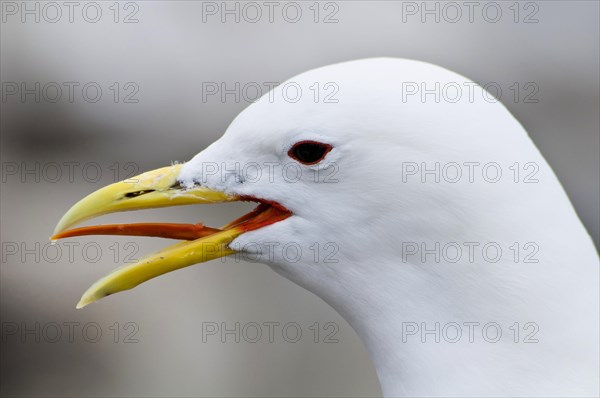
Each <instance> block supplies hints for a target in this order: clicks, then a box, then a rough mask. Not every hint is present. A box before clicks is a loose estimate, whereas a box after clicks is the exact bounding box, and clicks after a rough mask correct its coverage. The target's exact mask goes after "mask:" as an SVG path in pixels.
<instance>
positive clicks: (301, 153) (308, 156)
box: [290, 142, 331, 164]
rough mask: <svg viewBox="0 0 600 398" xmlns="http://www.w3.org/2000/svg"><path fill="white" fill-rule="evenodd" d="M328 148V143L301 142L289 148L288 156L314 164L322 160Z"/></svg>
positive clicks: (329, 146)
mask: <svg viewBox="0 0 600 398" xmlns="http://www.w3.org/2000/svg"><path fill="white" fill-rule="evenodd" d="M330 150H331V145H328V144H321V143H319V142H302V143H299V144H296V145H294V147H293V148H292V149H291V150H290V156H292V157H293V158H294V159H296V160H298V161H300V162H302V163H304V164H314V163H317V162H319V161H320V160H322V159H323V158H324V157H325V155H327V152H329V151H330Z"/></svg>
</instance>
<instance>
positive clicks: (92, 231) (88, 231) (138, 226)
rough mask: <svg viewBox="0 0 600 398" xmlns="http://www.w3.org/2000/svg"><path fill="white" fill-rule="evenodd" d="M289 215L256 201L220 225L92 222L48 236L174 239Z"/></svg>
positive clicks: (260, 224)
mask: <svg viewBox="0 0 600 398" xmlns="http://www.w3.org/2000/svg"><path fill="white" fill-rule="evenodd" d="M288 216H289V212H288V211H286V210H283V209H280V208H279V207H277V206H271V205H269V204H267V203H262V204H260V205H259V206H258V207H257V208H255V209H254V210H252V211H251V212H250V213H248V214H245V215H243V216H242V217H240V218H238V219H236V220H234V221H232V222H230V223H229V224H227V225H224V226H223V227H221V228H212V227H207V226H205V225H203V224H201V223H198V224H176V223H134V224H107V225H92V226H87V227H80V228H73V229H69V230H66V231H63V232H61V233H58V234H56V235H54V236H53V237H52V239H53V240H54V239H63V238H72V237H75V236H85V235H123V236H149V237H155V238H167V239H177V240H196V239H200V238H205V237H207V236H211V235H214V234H216V233H218V232H222V231H226V230H229V229H231V228H233V227H235V226H239V227H241V228H242V229H243V230H244V232H248V231H252V230H254V229H258V228H261V227H264V226H267V225H269V224H272V223H274V222H277V221H281V220H283V219H285V218H287V217H288Z"/></svg>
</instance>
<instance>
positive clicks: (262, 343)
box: [0, 1, 600, 397]
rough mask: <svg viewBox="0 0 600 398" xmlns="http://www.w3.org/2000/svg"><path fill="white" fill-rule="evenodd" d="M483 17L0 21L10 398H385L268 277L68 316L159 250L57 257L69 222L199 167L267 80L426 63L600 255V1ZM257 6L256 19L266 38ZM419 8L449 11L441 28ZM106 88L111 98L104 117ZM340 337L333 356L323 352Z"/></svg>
mask: <svg viewBox="0 0 600 398" xmlns="http://www.w3.org/2000/svg"><path fill="white" fill-rule="evenodd" d="M475 3H476V7H475V8H474V10H473V14H472V19H471V20H469V15H468V11H469V10H468V8H466V7H465V6H462V4H463V3H462V2H458V3H454V4H458V5H459V6H460V7H461V13H462V16H461V17H458V14H456V9H451V8H448V7H446V8H444V7H445V4H446V3H439V2H438V3H436V2H428V3H427V4H426V5H423V4H424V3H422V2H401V1H338V2H319V3H317V4H316V5H315V2H313V1H309V2H297V3H294V4H292V5H289V3H287V2H276V3H275V4H276V6H275V8H274V9H273V15H272V17H273V20H272V22H271V21H269V15H268V11H269V9H268V8H267V6H264V4H263V2H258V3H253V5H252V6H250V7H249V6H246V5H245V3H236V2H227V3H222V2H220V1H219V2H199V1H180V2H166V1H135V2H121V3H116V4H115V3H114V2H112V1H110V2H97V3H93V4H90V3H87V2H75V3H74V6H73V7H74V8H73V9H72V16H70V15H69V8H68V7H67V6H65V5H63V3H62V2H59V3H54V4H58V6H54V5H50V6H48V5H47V4H46V3H40V2H25V3H22V2H6V1H4V2H2V28H1V41H0V44H1V62H0V66H1V80H2V102H1V106H2V111H1V156H2V185H1V196H0V199H1V241H2V263H1V268H0V276H1V282H0V286H1V294H0V298H1V321H2V342H1V343H2V345H1V362H0V364H1V372H0V376H1V385H0V393H1V394H2V395H3V396H78V397H87V396H117V395H118V396H214V395H217V396H231V395H236V396H246V395H249V396H263V395H265V396H323V395H332V396H347V395H353V396H365V395H368V396H371V395H374V396H377V395H379V394H380V390H379V386H378V383H377V378H376V375H375V372H374V369H373V367H372V365H371V363H370V361H369V358H368V356H367V353H366V350H365V348H364V347H363V346H362V344H361V342H360V341H359V340H358V338H357V336H356V335H355V334H354V332H353V331H352V329H351V328H350V327H349V326H348V324H347V323H346V322H345V321H343V320H342V319H341V318H340V316H339V315H337V314H336V313H335V312H334V311H333V310H332V309H331V308H329V307H328V306H327V305H326V304H324V303H323V302H322V301H321V300H320V299H318V298H316V297H315V296H313V295H312V294H310V293H308V292H306V291H304V290H302V289H301V288H299V287H297V286H295V285H293V284H292V283H291V282H288V281H287V280H284V279H283V278H281V277H279V276H278V275H276V274H275V273H274V272H272V271H270V270H269V269H268V268H267V267H266V266H264V265H261V264H252V263H247V262H240V261H235V259H227V260H226V261H220V260H217V261H213V262H211V263H208V264H203V265H201V266H195V267H190V268H186V269H183V270H180V271H178V272H175V273H172V274H168V275H167V276H164V277H162V278H159V279H155V280H152V281H150V282H148V283H146V284H145V285H143V286H140V287H138V288H137V289H135V290H134V291H131V292H126V293H123V294H119V295H116V296H113V297H110V298H108V299H106V300H104V301H102V302H101V303H99V304H95V305H92V306H90V307H87V308H86V309H85V310H78V311H77V310H75V308H74V307H75V303H76V302H77V301H78V299H79V297H80V295H81V293H82V292H83V291H84V290H85V289H86V288H87V287H88V286H89V285H90V284H91V283H92V282H93V281H95V280H96V279H97V278H99V277H100V276H102V275H104V274H106V273H107V272H108V271H109V270H111V269H113V268H115V267H116V266H118V265H120V264H122V263H123V262H124V261H127V259H128V256H129V255H130V254H131V255H132V257H133V258H138V257H139V256H141V255H143V254H145V253H148V252H150V251H151V250H155V249H157V248H160V247H163V246H165V245H166V244H167V243H166V242H165V241H163V240H159V239H147V238H146V239H144V238H139V239H133V238H110V237H106V238H101V239H98V238H85V239H83V238H82V239H77V240H73V241H72V242H71V243H72V244H73V245H76V246H67V244H68V243H67V244H65V243H58V245H57V246H58V247H52V246H48V236H49V235H50V234H51V232H52V230H53V228H54V225H55V223H56V222H57V220H58V219H59V218H60V216H61V215H62V214H63V213H64V212H65V211H66V210H67V209H68V207H69V206H70V205H71V204H73V203H74V202H75V201H77V200H78V199H80V198H81V197H83V196H84V195H86V194H87V193H89V192H91V191H93V190H95V189H98V188H100V187H101V186H103V185H106V184H108V183H110V182H113V181H115V180H116V179H122V178H126V177H129V176H131V175H132V174H134V173H138V172H142V171H145V170H149V169H153V168H156V167H160V166H163V165H168V164H170V162H172V161H175V160H180V161H185V160H188V159H190V158H191V157H192V156H193V155H194V154H196V153H197V152H199V151H201V150H202V149H203V148H205V147H206V146H207V145H209V144H210V143H211V142H212V141H214V140H215V139H217V138H218V137H219V136H220V135H221V134H222V133H223V131H224V130H225V129H226V127H227V125H228V124H229V123H230V122H231V120H232V119H233V118H234V117H235V115H236V114H237V113H239V112H240V111H241V110H242V109H244V108H245V107H246V106H247V105H248V104H249V102H248V101H247V99H251V98H250V97H254V96H255V95H254V92H252V91H251V90H250V89H248V91H246V92H245V93H244V92H242V89H243V87H244V85H247V84H248V83H257V84H258V85H259V86H262V87H265V90H266V86H265V85H264V84H265V82H283V81H284V80H286V79H288V78H290V77H292V76H293V75H295V74H297V73H300V72H303V71H305V70H308V69H311V68H314V67H318V66H322V65H326V64H330V63H334V62H340V61H346V60H352V59H357V58H364V57H372V56H395V57H406V58H414V59H419V60H424V61H428V62H432V63H436V64H439V65H442V66H444V67H446V68H449V69H451V70H454V71H456V72H458V73H460V74H462V75H465V76H467V77H469V78H471V79H473V80H474V81H477V82H480V83H481V84H487V83H494V84H496V85H497V86H499V87H501V89H502V96H501V100H502V102H503V103H504V104H505V105H506V106H507V107H508V108H509V109H510V110H511V112H513V114H514V115H515V116H516V117H517V118H518V119H519V120H520V121H521V123H523V125H524V126H525V128H526V129H527V131H528V132H529V134H530V135H531V136H532V138H533V140H534V141H535V142H536V144H537V145H538V147H539V148H540V150H541V151H542V153H543V154H544V155H545V157H546V158H547V159H548V161H549V163H550V164H551V165H552V166H553V168H554V170H555V172H556V173H557V175H558V177H559V179H560V180H561V182H562V184H563V185H564V187H565V189H566V190H567V192H568V193H569V196H570V198H571V200H572V201H573V204H574V206H575V207H576V209H577V211H578V213H579V215H580V217H581V219H582V221H583V222H584V224H585V225H586V227H587V228H588V230H589V232H590V234H591V235H592V237H593V239H594V241H595V242H596V244H598V237H599V188H598V186H599V169H600V166H599V145H600V144H599V118H598V113H599V106H600V105H599V92H600V89H599V88H600V86H599V48H600V46H599V37H600V34H599V21H598V15H599V6H598V2H597V1H535V2H518V3H516V5H515V2H513V1H499V2H496V3H494V4H495V5H492V6H489V5H488V2H475ZM236 4H237V5H236ZM254 4H257V5H258V6H259V8H260V9H261V11H262V17H261V18H260V19H259V20H258V21H257V22H253V21H254V20H256V19H257V14H256V7H255V6H254ZM436 4H437V5H436ZM224 7H227V9H228V10H234V13H235V10H236V7H237V10H239V13H238V15H239V21H236V20H235V19H236V15H235V14H227V13H225V14H224V15H223V16H222V11H223V8H224ZM252 7H253V8H252ZM415 7H417V8H416V9H415ZM422 7H427V9H431V10H435V9H436V8H435V7H438V8H437V9H438V10H439V13H438V17H439V22H438V21H436V20H435V18H436V15H434V14H423V9H422ZM490 7H492V8H490ZM511 7H512V8H511ZM298 8H299V9H301V11H302V15H301V17H300V18H299V20H298V21H297V22H293V21H294V20H295V19H298V18H297V16H296V15H297V14H296V11H297V9H298ZM498 8H499V9H500V11H501V13H502V14H501V16H500V17H497V16H496V14H495V13H496V10H497V9H498ZM98 9H99V10H100V11H101V14H97V11H98ZM284 9H285V14H284V11H283V10H284ZM28 10H29V11H31V12H30V13H28V12H27V11H28ZM57 10H58V11H60V13H61V15H60V16H59V14H57V12H58V11H57ZM317 10H318V14H317V12H316V11H317ZM484 10H485V11H484ZM222 17H223V18H225V22H223V21H222ZM70 18H72V21H70V20H69V19H70ZM422 18H425V21H423V20H422ZM457 18H458V21H457V22H453V21H456V20H457ZM36 19H38V20H37V21H36ZM95 20H97V21H95ZM315 20H316V22H315ZM494 20H497V21H496V22H494ZM94 21H95V22H94ZM126 22H130V23H126ZM326 22H329V23H326ZM69 82H70V83H69ZM207 82H211V83H216V84H217V85H219V86H220V85H221V84H222V83H225V84H226V87H228V88H230V89H231V88H234V87H235V84H236V82H238V83H240V98H239V100H236V98H235V96H234V95H233V94H232V95H228V96H226V98H225V99H224V100H222V99H221V98H220V96H219V95H213V96H208V97H207V98H203V95H202V87H203V83H207ZM36 83H39V84H40V86H39V89H36ZM115 83H117V85H115ZM23 84H25V85H24V86H23ZM515 84H516V85H515ZM69 85H71V86H72V87H73V91H72V92H71V93H69V89H68V86H69ZM57 86H59V87H61V90H62V97H61V98H60V99H57V100H56V93H57V91H56V87H57ZM84 86H85V87H86V88H85V90H84ZM251 86H253V87H256V85H254V84H251V85H250V86H247V87H248V88H249V87H251ZM97 87H100V88H101V90H102V95H101V97H99V98H98V100H97V101H96V102H93V101H94V97H95V96H96V94H95V90H96V88H97ZM23 89H24V90H25V94H23ZM15 90H16V91H15ZM27 90H29V91H27ZM28 92H29V94H27V93H28ZM69 94H72V98H69ZM116 94H118V97H116ZM516 94H518V95H516ZM36 95H39V98H36ZM247 209H249V206H247V205H237V204H228V205H218V206H211V207H210V208H209V209H207V208H204V207H202V208H198V207H180V208H171V209H167V210H161V211H158V210H157V211H146V212H137V213H130V214H128V215H127V220H126V221H127V222H129V221H131V222H134V221H148V220H152V221H166V222H190V221H193V222H196V221H199V220H202V221H204V222H206V223H207V224H209V225H218V224H223V223H225V222H227V221H229V220H230V219H231V218H232V214H234V215H236V216H237V215H239V214H242V212H243V211H245V210H247ZM102 221H105V222H123V221H125V220H124V219H123V215H122V214H118V215H114V216H106V217H104V218H103V219H102ZM252 322H254V323H257V324H264V323H265V322H278V323H279V326H278V327H276V328H275V329H274V336H273V341H272V342H270V341H269V339H268V337H267V336H265V335H263V336H262V338H261V339H260V340H259V341H258V342H255V343H252V342H250V341H247V340H252V339H253V338H254V337H255V333H254V329H251V326H252V325H253V324H252ZM293 322H295V323H296V324H297V325H299V326H300V328H301V331H302V336H301V338H299V340H298V341H297V342H295V343H293V342H291V341H288V340H292V339H293V337H294V333H288V335H287V337H286V336H285V335H284V334H283V333H282V327H283V326H284V325H288V324H291V323H293ZM330 322H332V323H331V324H330ZM236 323H239V324H240V329H243V328H244V327H245V326H246V327H247V328H246V329H245V332H244V331H243V330H241V332H240V342H239V343H236V342H235V341H234V340H235V335H225V336H224V337H223V336H221V334H220V331H221V330H219V332H218V333H217V334H215V335H206V334H205V335H204V336H203V325H204V328H205V331H206V327H207V325H213V326H214V325H215V324H216V325H218V327H219V329H221V327H222V326H224V327H226V328H229V329H234V328H235V324H236ZM315 323H316V325H317V329H319V330H320V333H319V334H318V335H317V336H315V334H314V333H315V332H314V329H315V326H314V325H315ZM249 325H250V326H249ZM69 331H71V332H72V333H69ZM98 331H100V332H101V333H102V334H101V335H100V336H97V332H98ZM262 331H263V334H264V333H266V332H267V331H268V328H267V327H264V328H263V329H262ZM330 334H331V336H330V337H333V340H334V341H331V342H326V341H329V340H332V339H327V338H326V336H327V335H330ZM290 335H291V336H292V338H290ZM203 337H204V339H203ZM286 338H287V340H286ZM223 339H224V340H225V342H222V340H223ZM203 340H204V341H203ZM336 340H337V342H336Z"/></svg>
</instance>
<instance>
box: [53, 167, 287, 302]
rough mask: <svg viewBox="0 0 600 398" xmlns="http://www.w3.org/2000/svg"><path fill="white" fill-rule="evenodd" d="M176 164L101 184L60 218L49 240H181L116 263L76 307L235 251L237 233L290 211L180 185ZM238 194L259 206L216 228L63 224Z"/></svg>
mask: <svg viewBox="0 0 600 398" xmlns="http://www.w3.org/2000/svg"><path fill="white" fill-rule="evenodd" d="M181 167H182V165H180V164H176V165H173V166H170V167H163V168H161V169H157V170H152V171H149V172H146V173H143V174H140V175H139V176H137V177H133V178H130V179H128V180H125V181H120V182H117V183H115V184H111V185H109V186H106V187H104V188H101V189H99V190H98V191H96V192H93V193H91V194H90V195H88V196H86V197H85V198H83V199H82V200H80V201H79V202H78V203H76V204H75V205H74V206H73V207H71V209H69V211H68V212H67V213H66V214H65V215H64V216H63V217H62V218H61V219H60V221H59V222H58V225H57V226H56V229H55V230H54V235H53V236H52V237H51V238H50V239H52V240H57V239H62V238H68V237H74V236H82V235H133V236H154V237H162V238H172V239H179V240H182V242H179V243H176V244H175V245H172V246H169V247H166V248H164V249H162V250H159V251H157V252H155V253H153V254H150V255H148V256H146V257H144V258H141V259H140V260H138V261H137V262H135V263H132V264H127V265H124V266H121V267H119V268H117V269H115V270H114V271H112V272H111V273H110V274H108V275H106V276H105V277H103V278H102V279H100V280H98V281H97V282H96V283H94V284H93V285H92V286H91V287H90V288H89V289H88V290H87V291H86V292H85V293H84V294H83V296H82V297H81V300H79V303H78V304H77V308H82V307H85V306H86V305H88V304H90V303H93V302H94V301H97V300H99V299H101V298H103V297H106V296H108V295H110V294H113V293H117V292H120V291H123V290H128V289H132V288H134V287H136V286H137V285H139V284H140V283H143V282H145V281H147V280H149V279H152V278H155V277H157V276H160V275H163V274H166V273H167V272H171V271H174V270H176V269H180V268H183V267H187V266H190V265H193V264H196V263H201V262H206V261H209V260H213V259H216V258H219V257H223V256H227V255H230V254H233V253H235V251H234V250H232V249H231V248H229V243H231V241H233V240H234V239H235V238H236V237H238V236H239V235H241V234H242V233H244V232H248V231H252V230H255V229H258V228H261V227H264V226H267V225H270V224H273V223H275V222H278V221H281V220H284V219H286V218H287V217H289V216H290V215H291V212H290V211H289V210H287V209H285V208H284V207H282V206H281V205H279V204H277V203H273V202H268V201H264V200H260V199H256V198H249V197H240V196H234V195H227V194H225V193H223V192H218V191H213V190H210V189H208V188H206V187H202V186H199V185H195V186H194V187H192V188H185V187H183V186H181V185H180V184H179V182H178V179H177V178H178V176H179V173H180V171H181ZM239 200H245V201H254V202H257V203H259V206H258V207H257V208H256V209H254V210H253V211H252V212H250V213H248V214H246V215H244V216H242V217H240V218H238V219H237V220H234V221H232V222H230V223H229V224H227V225H224V226H223V227H221V228H210V227H205V226H204V225H202V224H165V223H141V224H113V225H98V226H91V227H82V228H74V229H68V228H70V227H72V226H74V225H76V224H79V223H81V222H83V221H85V220H88V219H90V218H93V217H97V216H100V215H103V214H108V213H114V212H119V211H126V210H138V209H149V208H156V207H167V206H178V205H189V204H197V203H220V202H231V201H239Z"/></svg>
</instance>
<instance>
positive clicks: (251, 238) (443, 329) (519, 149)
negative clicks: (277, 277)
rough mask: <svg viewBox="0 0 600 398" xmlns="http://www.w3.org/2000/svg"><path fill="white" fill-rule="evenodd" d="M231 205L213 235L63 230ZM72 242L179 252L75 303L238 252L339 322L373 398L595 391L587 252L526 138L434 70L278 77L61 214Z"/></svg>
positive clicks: (595, 332)
mask: <svg viewBox="0 0 600 398" xmlns="http://www.w3.org/2000/svg"><path fill="white" fill-rule="evenodd" d="M231 201H250V202H255V203H256V204H257V206H256V208H255V209H254V210H253V211H251V212H250V213H248V214H246V215H243V216H241V217H239V218H237V219H236V220H234V221H232V222H230V223H228V224H226V225H224V226H222V227H220V228H213V227H208V226H204V225H202V224H197V223H190V224H168V223H162V224H160V223H141V224H112V225H96V226H87V227H86V226H84V227H79V228H74V226H76V225H77V224H79V223H81V222H83V221H85V220H88V219H90V218H93V217H97V216H100V215H103V214H107V213H112V212H117V211H126V210H137V209H146V208H156V207H168V206H176V205H190V204H210V203H218V202H231ZM88 234H113V235H136V236H155V237H156V236H158V237H163V238H171V239H177V240H179V242H178V243H176V244H174V245H172V246H168V247H166V248H164V249H162V250H159V251H158V252H156V253H153V254H150V255H148V256H146V257H144V258H142V259H140V260H138V261H137V262H135V263H133V264H127V265H125V266H123V267H121V268H118V269H116V270H114V271H113V272H112V273H110V274H109V275H107V276H105V277H104V278H102V279H100V280H99V281H97V282H96V283H94V284H93V285H92V286H91V287H90V288H89V289H88V290H87V291H86V292H85V293H84V294H83V296H82V298H81V300H80V302H79V303H78V304H77V308H81V307H84V306H86V305H88V304H90V303H92V302H94V301H97V300H99V299H101V298H103V297H106V296H108V295H110V294H113V293H117V292H120V291H123V290H127V289H131V288H133V287H135V286H137V285H139V284H140V283H143V282H144V281H147V280H149V279H151V278H154V277H157V276H159V275H162V274H165V273H167V272H170V271H173V270H177V269H180V268H183V267H187V266H190V265H193V264H197V263H201V262H206V261H209V260H212V259H215V258H219V257H223V256H228V255H232V254H236V255H237V254H239V253H243V254H245V255H252V256H255V258H259V261H260V262H263V263H265V264H267V265H268V266H269V267H270V268H271V269H273V270H274V271H275V272H277V273H279V274H281V275H282V276H284V277H285V278H287V279H289V280H291V281H293V282H294V283H296V284H298V285H300V286H302V287H304V288H305V289H307V290H309V291H310V292H312V293H314V294H316V295H317V296H318V297H320V298H321V299H323V300H324V301H325V302H326V303H328V304H329V305H330V306H331V307H333V308H334V309H335V310H336V311H337V312H338V313H339V314H340V315H341V316H342V317H343V318H344V319H345V320H347V321H348V323H349V324H350V325H351V326H352V328H353V329H354V330H355V331H356V333H357V334H358V335H359V336H360V338H361V340H362V342H363V343H364V344H365V346H366V348H367V350H368V352H369V354H370V357H371V359H372V361H373V364H374V366H375V369H376V372H377V375H378V378H379V381H380V384H381V388H382V392H383V394H384V395H385V396H389V397H391V396H597V395H598V394H599V376H598V375H599V362H598V353H599V342H598V340H599V327H598V320H599V289H598V285H599V284H598V281H599V271H598V270H599V259H598V254H597V251H596V249H595V246H594V244H593V241H592V239H591V238H590V236H589V234H588V233H587V231H586V230H585V228H584V226H583V225H582V223H581V221H580V220H579V218H578V216H577V214H576V212H575V210H574V208H573V206H572V204H571V203H570V201H569V198H568V197H567V194H566V193H565V191H564V189H563V188H562V187H561V185H560V183H559V181H558V179H557V177H556V176H555V174H554V173H553V171H552V169H551V168H550V166H549V165H548V163H547V162H546V160H545V159H544V158H543V156H542V155H541V153H540V152H539V150H538V149H537V148H536V146H535V144H534V143H533V142H532V141H531V139H530V138H529V136H528V134H527V132H526V130H525V129H524V128H523V126H522V125H521V124H520V123H519V122H518V121H517V120H516V119H515V118H514V117H513V116H512V115H511V113H510V112H509V111H508V110H507V109H506V108H505V106H504V105H503V104H502V103H501V102H500V101H498V100H494V99H493V98H492V96H491V95H490V94H489V93H488V92H487V91H486V90H484V89H483V88H482V87H481V86H480V85H478V84H476V83H474V82H473V81H471V80H469V79H467V78H465V77H463V76H461V75H459V74H457V73H454V72H451V71H449V70H447V69H444V68H442V67H439V66H436V65H432V64H429V63H425V62H420V61H415V60H408V59H399V58H373V59H362V60H356V61H350V62H344V63H339V64H334V65H329V66H325V67H321V68H318V69H314V70H310V71H308V72H305V73H302V74H300V75H298V76H295V77H293V78H291V79H290V80H288V81H287V82H286V83H283V84H281V85H279V86H277V87H275V88H273V89H272V91H271V92H269V93H267V94H265V95H264V96H263V97H261V98H260V99H259V100H258V101H256V102H254V103H253V104H251V105H250V106H248V107H247V108H246V109H245V110H244V111H243V112H241V113H240V114H239V115H238V116H237V117H236V118H235V119H234V121H233V122H232V123H231V125H230V126H229V127H228V129H227V130H226V132H225V134H224V135H223V136H222V137H221V138H220V139H219V140H217V141H216V142H214V143H213V144H212V145H210V146H209V147H207V148H206V149H204V150H203V151H201V152H200V153H198V154H197V155H196V156H195V157H193V158H192V159H191V160H190V161H188V162H186V163H183V164H172V165H171V166H167V167H164V168H161V169H158V170H153V171H149V172H146V173H144V174H141V175H139V176H137V177H134V178H132V179H129V180H126V181H121V182H117V183H114V184H112V185H109V186H107V187H104V188H102V189H100V190H98V191H96V192H93V193H91V194H90V195H89V196H87V197H85V198H84V199H82V200H81V201H79V202H78V203H76V204H75V205H74V206H73V207H72V208H71V209H70V210H69V211H68V212H67V213H66V214H65V215H64V216H63V217H62V219H61V220H60V221H59V223H58V225H57V226H56V229H55V231H54V235H53V236H52V238H51V239H53V240H56V239H63V238H69V237H75V236H80V235H88ZM290 248H292V249H293V250H292V249H290ZM284 249H285V250H284ZM290 252H293V253H292V254H290ZM267 254H268V255H267Z"/></svg>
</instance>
